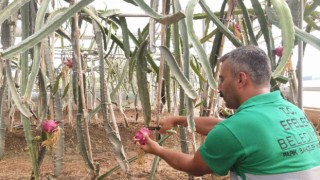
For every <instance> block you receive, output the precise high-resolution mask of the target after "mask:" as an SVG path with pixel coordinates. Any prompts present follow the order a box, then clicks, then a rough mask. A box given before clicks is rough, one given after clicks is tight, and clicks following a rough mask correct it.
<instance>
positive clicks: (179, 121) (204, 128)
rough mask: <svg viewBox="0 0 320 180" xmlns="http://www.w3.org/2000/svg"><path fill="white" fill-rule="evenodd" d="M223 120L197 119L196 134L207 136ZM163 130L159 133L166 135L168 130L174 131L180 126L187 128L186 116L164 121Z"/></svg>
mask: <svg viewBox="0 0 320 180" xmlns="http://www.w3.org/2000/svg"><path fill="white" fill-rule="evenodd" d="M221 121H222V119H219V118H214V117H195V118H194V123H195V127H196V132H197V133H199V134H201V135H205V136H206V135H207V134H208V133H209V131H210V130H211V129H212V128H213V127H214V126H215V125H216V124H218V123H219V122H221ZM160 125H162V126H161V129H160V130H159V133H160V134H162V133H165V132H166V130H169V129H172V128H173V127H175V126H177V125H180V126H185V127H186V126H187V125H188V123H187V117H186V116H171V117H169V118H166V119H163V120H161V122H160Z"/></svg>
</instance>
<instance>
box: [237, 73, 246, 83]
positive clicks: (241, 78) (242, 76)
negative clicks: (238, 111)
mask: <svg viewBox="0 0 320 180" xmlns="http://www.w3.org/2000/svg"><path fill="white" fill-rule="evenodd" d="M247 81H248V75H247V74H246V73H245V72H239V74H238V84H239V85H240V86H243V85H245V84H247Z"/></svg>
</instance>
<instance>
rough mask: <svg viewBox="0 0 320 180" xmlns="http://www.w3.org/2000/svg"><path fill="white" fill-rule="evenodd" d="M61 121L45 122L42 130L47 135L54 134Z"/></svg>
mask: <svg viewBox="0 0 320 180" xmlns="http://www.w3.org/2000/svg"><path fill="white" fill-rule="evenodd" d="M59 123H60V122H59V121H55V120H52V119H50V120H44V121H43V122H42V124H41V129H42V130H43V131H44V132H46V133H52V132H53V131H54V130H55V129H56V128H57V127H58V125H59Z"/></svg>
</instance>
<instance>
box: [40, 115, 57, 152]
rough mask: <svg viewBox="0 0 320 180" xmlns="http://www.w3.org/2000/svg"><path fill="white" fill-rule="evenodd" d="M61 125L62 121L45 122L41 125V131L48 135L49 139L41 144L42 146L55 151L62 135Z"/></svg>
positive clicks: (51, 120)
mask: <svg viewBox="0 0 320 180" xmlns="http://www.w3.org/2000/svg"><path fill="white" fill-rule="evenodd" d="M59 123H60V121H55V120H53V119H50V120H44V121H43V122H42V123H41V129H42V131H43V132H45V133H46V137H47V139H46V140H45V141H43V142H42V143H41V146H44V147H46V148H47V149H50V148H52V149H55V147H56V144H57V142H58V140H59V137H60V133H61V128H60V127H59Z"/></svg>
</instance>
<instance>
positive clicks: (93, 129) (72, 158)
mask: <svg viewBox="0 0 320 180" xmlns="http://www.w3.org/2000/svg"><path fill="white" fill-rule="evenodd" d="M125 114H126V116H127V118H128V123H129V127H125V123H124V121H123V118H122V116H121V114H120V113H119V112H118V111H115V116H116V119H117V121H119V122H118V127H119V131H120V136H121V139H122V143H123V145H124V151H125V153H126V156H127V159H130V158H132V157H134V156H136V155H137V149H136V147H135V145H134V144H133V142H132V138H133V136H134V134H135V132H136V131H137V130H138V129H140V128H142V127H143V126H144V123H143V120H142V112H139V113H138V114H139V118H138V120H137V121H136V113H135V111H134V110H126V111H125ZM153 117H155V116H153ZM8 122H9V120H7V121H6V123H7V125H9V124H8ZM89 131H90V137H91V144H92V152H93V160H94V162H95V163H99V164H100V175H102V174H104V173H106V172H108V171H109V170H110V169H112V168H113V167H115V166H116V165H118V163H117V161H116V159H115V155H114V153H113V145H112V144H111V143H110V142H109V140H108V138H107V135H106V131H105V129H104V126H103V123H102V118H101V117H100V116H99V117H98V119H97V120H93V121H92V122H91V123H90V126H89ZM34 133H35V134H36V133H37V132H36V131H35V132H34ZM64 133H65V151H64V152H65V153H64V160H63V161H64V166H63V171H62V173H61V175H60V176H59V177H53V169H54V167H53V157H52V155H51V153H49V152H47V154H46V155H45V158H44V161H43V163H42V164H41V167H40V173H41V177H40V178H41V179H63V180H69V179H70V180H73V179H74V180H78V179H85V180H86V179H92V176H91V175H90V173H89V171H88V168H86V165H85V163H84V161H83V159H82V156H81V155H80V152H79V148H78V146H77V139H76V131H75V128H74V127H72V126H71V124H67V123H66V124H65V128H64ZM201 138H202V137H200V136H197V139H198V140H199V141H198V142H200V140H201ZM163 146H165V147H167V148H170V149H174V150H177V151H179V150H180V143H179V135H172V136H171V137H170V138H168V139H167V140H166V141H165V142H164V144H163ZM154 158H155V156H153V155H150V154H146V155H144V157H143V159H142V161H143V162H142V163H141V162H138V161H134V162H132V163H130V174H131V179H134V180H145V179H148V177H149V174H150V171H151V167H152V163H153V160H154ZM31 172H32V165H31V159H30V156H29V154H28V150H27V146H26V143H25V139H24V133H23V128H22V126H21V125H20V118H19V116H17V115H16V118H15V127H14V128H13V129H12V130H11V131H10V129H9V128H7V130H6V137H5V156H4V157H3V159H1V160H0V179H1V180H4V179H5V180H7V179H8V180H9V179H30V175H31ZM106 179H113V180H114V179H127V178H126V174H125V173H124V172H123V171H122V170H121V169H119V170H117V171H115V172H113V173H111V174H110V175H109V176H108V177H107V178H106ZM154 179H155V180H177V179H189V176H188V174H186V173H184V172H180V171H177V170H175V169H173V168H172V167H170V166H169V165H168V164H167V163H166V162H165V161H163V160H161V161H160V163H159V166H158V169H157V171H156V173H155V177H154ZM195 179H200V178H198V177H197V178H195ZM202 179H203V180H211V179H213V180H217V179H221V180H226V179H229V178H228V177H217V176H213V175H206V176H203V177H202Z"/></svg>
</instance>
